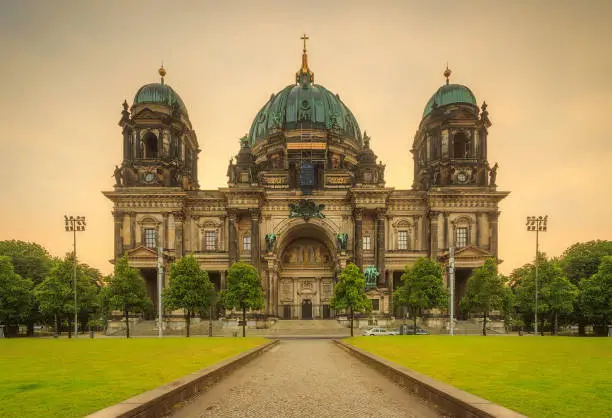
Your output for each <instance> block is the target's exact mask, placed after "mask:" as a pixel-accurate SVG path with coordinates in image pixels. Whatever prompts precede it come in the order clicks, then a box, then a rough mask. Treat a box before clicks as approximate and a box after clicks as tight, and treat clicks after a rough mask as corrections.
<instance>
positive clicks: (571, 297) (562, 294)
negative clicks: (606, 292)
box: [542, 264, 578, 335]
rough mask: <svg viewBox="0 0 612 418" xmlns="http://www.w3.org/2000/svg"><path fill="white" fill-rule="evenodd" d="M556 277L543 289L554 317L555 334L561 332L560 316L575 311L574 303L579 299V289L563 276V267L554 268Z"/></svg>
mask: <svg viewBox="0 0 612 418" xmlns="http://www.w3.org/2000/svg"><path fill="white" fill-rule="evenodd" d="M554 273H555V274H554V275H553V276H552V277H550V281H548V282H546V283H545V284H544V286H543V288H542V296H543V299H544V301H545V304H546V306H547V307H548V310H549V313H550V315H551V316H552V317H553V318H552V321H551V322H553V334H554V335H557V333H558V332H559V315H560V314H561V315H563V314H569V313H571V312H572V311H573V310H574V301H576V300H577V299H578V288H577V287H576V286H574V285H573V284H572V282H570V281H569V280H568V279H567V277H565V275H564V274H563V270H561V267H560V266H559V265H558V264H556V265H555V266H554Z"/></svg>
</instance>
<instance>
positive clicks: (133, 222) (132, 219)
mask: <svg viewBox="0 0 612 418" xmlns="http://www.w3.org/2000/svg"><path fill="white" fill-rule="evenodd" d="M136 245H137V244H136V212H130V248H136Z"/></svg>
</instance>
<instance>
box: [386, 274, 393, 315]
mask: <svg viewBox="0 0 612 418" xmlns="http://www.w3.org/2000/svg"><path fill="white" fill-rule="evenodd" d="M387 288H388V289H389V315H393V292H394V290H395V271H393V270H391V271H389V285H388V286H387Z"/></svg>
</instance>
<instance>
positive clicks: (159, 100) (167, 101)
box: [134, 81, 189, 118]
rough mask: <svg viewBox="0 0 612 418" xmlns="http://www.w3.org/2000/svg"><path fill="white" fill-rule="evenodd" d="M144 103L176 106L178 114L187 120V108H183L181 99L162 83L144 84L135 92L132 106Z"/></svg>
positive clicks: (183, 104)
mask: <svg viewBox="0 0 612 418" xmlns="http://www.w3.org/2000/svg"><path fill="white" fill-rule="evenodd" d="M146 103H155V104H163V105H166V106H170V107H173V106H178V108H179V110H180V112H181V113H182V114H183V115H184V116H185V117H187V118H189V114H188V113H187V106H185V103H183V100H182V99H181V97H180V96H179V95H178V94H177V93H176V92H175V91H174V90H172V87H170V86H169V85H167V84H165V83H164V82H163V81H162V83H151V84H145V85H144V86H142V87H141V88H140V89H139V90H138V92H136V95H135V96H134V105H137V104H146Z"/></svg>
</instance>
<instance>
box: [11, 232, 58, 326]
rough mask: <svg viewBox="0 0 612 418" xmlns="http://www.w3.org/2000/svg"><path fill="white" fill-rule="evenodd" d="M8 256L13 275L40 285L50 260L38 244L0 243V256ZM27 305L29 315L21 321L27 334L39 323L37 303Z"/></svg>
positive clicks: (47, 271)
mask: <svg viewBox="0 0 612 418" xmlns="http://www.w3.org/2000/svg"><path fill="white" fill-rule="evenodd" d="M3 255H4V256H8V257H10V259H11V263H12V264H13V267H14V269H15V273H16V274H18V275H19V276H21V277H22V278H24V279H31V280H32V285H33V286H36V285H38V284H39V283H41V282H42V281H43V280H44V279H45V277H46V276H47V274H48V273H49V270H50V269H51V265H52V258H51V256H50V255H49V253H48V252H47V250H46V249H44V248H43V247H42V246H40V245H39V244H35V243H32V242H24V241H16V240H10V241H0V256H3ZM33 301H34V303H31V304H29V306H30V313H29V315H26V316H25V317H24V318H23V319H22V321H23V322H24V323H25V324H26V325H27V326H28V334H29V335H32V334H33V333H34V324H35V323H37V322H40V321H41V316H40V312H39V309H38V302H37V301H36V299H33Z"/></svg>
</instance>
